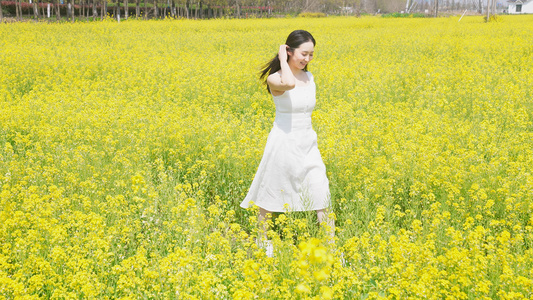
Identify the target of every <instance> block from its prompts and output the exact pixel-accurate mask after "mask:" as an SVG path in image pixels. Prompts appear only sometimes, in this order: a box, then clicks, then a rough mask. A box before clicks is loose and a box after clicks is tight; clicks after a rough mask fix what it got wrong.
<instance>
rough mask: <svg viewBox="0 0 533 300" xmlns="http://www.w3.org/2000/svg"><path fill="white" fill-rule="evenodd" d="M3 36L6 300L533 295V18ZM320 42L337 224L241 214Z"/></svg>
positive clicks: (52, 30)
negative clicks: (299, 50) (286, 68)
mask: <svg viewBox="0 0 533 300" xmlns="http://www.w3.org/2000/svg"><path fill="white" fill-rule="evenodd" d="M458 20H459V18H458V17H451V18H438V19H385V18H379V17H362V18H335V17H330V18H321V19H304V18H294V19H263V20H260V19H256V20H209V21H192V20H181V21H175V20H172V21H171V20H166V21H134V20H128V21H123V22H121V23H116V22H114V21H103V22H95V23H74V24H45V23H17V24H0V298H5V299H38V298H46V299H48V298H52V299H81V298H83V299H128V298H129V299H143V298H146V299H378V298H387V299H418V298H428V299H531V298H533V271H532V270H533V214H532V211H533V150H532V149H533V100H532V98H533V92H532V91H533V44H532V43H531V41H532V40H533V31H532V30H531V28H532V25H533V16H503V17H502V18H501V20H500V22H495V23H494V22H493V23H483V19H482V17H465V18H463V19H462V20H461V21H460V22H458ZM294 29H306V30H309V31H310V32H311V33H313V35H314V36H315V38H316V40H317V46H316V48H315V50H316V56H315V59H314V61H313V62H311V64H310V66H309V69H310V71H311V72H312V73H313V75H314V76H315V78H316V83H317V107H316V110H315V112H314V114H313V122H314V128H315V130H316V132H317V134H318V142H319V148H320V150H321V153H322V156H323V159H324V162H325V164H326V167H327V169H328V176H329V179H330V184H331V186H330V187H331V192H332V197H333V202H334V207H333V208H334V216H335V217H336V218H337V225H338V226H337V235H336V237H337V241H336V244H335V245H329V244H328V243H327V242H326V239H325V238H324V230H323V228H321V227H319V226H317V224H316V217H315V215H314V213H287V214H279V215H276V216H275V218H274V219H273V222H272V223H273V224H272V230H271V231H270V232H269V234H270V236H271V238H272V239H273V240H274V247H275V251H274V257H273V258H269V257H266V255H265V253H264V251H263V250H261V249H258V247H257V246H256V244H255V242H254V238H255V237H256V228H257V224H256V211H253V210H250V211H246V210H243V209H241V208H240V207H239V206H238V205H239V203H240V202H241V201H242V199H243V197H244V195H245V194H246V192H247V190H248V187H249V185H250V183H251V181H252V177H253V176H254V174H255V171H256V168H257V166H258V164H259V160H260V159H261V155H262V152H263V147H264V145H265V142H266V138H267V135H268V132H269V130H270V128H271V126H272V122H273V118H274V104H273V102H272V100H271V98H270V97H269V95H268V94H267V92H266V89H265V87H264V86H262V85H261V83H260V82H259V80H258V71H259V68H260V67H261V66H262V65H263V64H264V63H266V62H267V61H268V60H269V59H270V58H271V57H272V56H273V55H274V54H275V53H276V51H277V49H278V47H279V44H280V43H282V42H284V40H285V38H286V36H287V35H288V34H289V33H290V32H291V31H292V30H294Z"/></svg>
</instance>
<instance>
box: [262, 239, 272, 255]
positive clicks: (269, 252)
mask: <svg viewBox="0 0 533 300" xmlns="http://www.w3.org/2000/svg"><path fill="white" fill-rule="evenodd" d="M258 246H259V247H260V248H263V249H265V252H266V256H268V257H274V245H272V241H271V240H265V241H261V242H259V243H258Z"/></svg>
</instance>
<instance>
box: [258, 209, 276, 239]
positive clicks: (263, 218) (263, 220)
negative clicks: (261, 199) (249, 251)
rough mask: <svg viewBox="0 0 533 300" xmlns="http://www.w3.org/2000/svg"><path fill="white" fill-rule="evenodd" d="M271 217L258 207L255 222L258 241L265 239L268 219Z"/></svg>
mask: <svg viewBox="0 0 533 300" xmlns="http://www.w3.org/2000/svg"><path fill="white" fill-rule="evenodd" d="M270 217H272V212H271V211H268V210H266V209H264V208H261V207H259V216H257V221H258V223H259V228H260V230H259V239H260V240H262V239H265V240H266V239H267V234H266V233H267V231H268V219H269V218H270Z"/></svg>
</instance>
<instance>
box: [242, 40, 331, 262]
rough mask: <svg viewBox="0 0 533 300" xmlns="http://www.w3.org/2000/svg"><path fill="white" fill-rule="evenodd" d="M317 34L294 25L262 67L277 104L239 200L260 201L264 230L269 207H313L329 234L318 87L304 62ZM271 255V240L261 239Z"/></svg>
mask: <svg viewBox="0 0 533 300" xmlns="http://www.w3.org/2000/svg"><path fill="white" fill-rule="evenodd" d="M315 44H316V42H315V39H314V38H313V36H312V35H311V34H310V33H309V32H307V31H305V30H295V31H293V32H291V34H289V36H288V37H287V41H286V43H285V44H284V45H281V46H280V48H279V52H278V54H277V56H276V57H274V58H273V59H272V60H271V61H270V62H269V63H268V64H267V65H265V67H264V69H263V70H262V72H261V79H263V80H264V78H265V77H266V82H265V83H266V85H267V90H268V91H269V92H270V93H271V94H272V96H273V98H274V103H275V105H276V118H275V120H274V124H273V128H272V130H271V132H270V134H269V136H268V139H267V143H266V146H265V151H264V154H263V158H262V159H261V163H260V164H259V167H258V170H257V173H256V174H255V177H254V180H253V182H252V185H251V187H250V190H249V191H248V195H247V196H246V198H245V199H244V201H243V202H242V203H241V207H243V208H248V207H249V205H250V202H253V203H254V204H255V205H257V206H259V216H258V221H259V223H260V224H262V226H263V232H262V235H263V236H262V237H261V240H262V239H263V238H265V233H266V230H267V225H266V222H265V220H266V217H267V214H270V213H272V212H287V211H309V210H316V211H317V217H318V221H319V222H320V223H322V222H326V223H327V225H328V229H329V234H330V236H331V237H333V235H334V232H335V228H334V227H335V223H334V222H335V221H334V220H333V218H328V216H327V214H328V212H327V209H328V208H329V206H330V193H329V181H328V178H327V176H326V167H325V165H324V163H323V161H322V158H321V157H320V152H319V150H318V147H317V135H316V133H315V131H314V130H313V128H312V125H311V113H312V111H313V108H314V107H315V103H316V98H315V92H316V87H315V83H314V80H313V75H312V74H311V73H310V72H308V71H307V65H308V64H309V62H310V61H311V60H312V59H313V54H314V47H315ZM260 246H262V247H264V248H266V250H267V255H269V256H272V244H271V242H270V241H268V240H267V241H264V242H261V241H260Z"/></svg>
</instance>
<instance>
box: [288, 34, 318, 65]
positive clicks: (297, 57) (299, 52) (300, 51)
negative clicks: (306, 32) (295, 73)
mask: <svg viewBox="0 0 533 300" xmlns="http://www.w3.org/2000/svg"><path fill="white" fill-rule="evenodd" d="M314 52H315V45H313V42H311V41H308V42H305V43H303V44H301V45H300V47H298V48H296V49H294V51H289V52H288V55H289V64H290V65H293V66H295V67H297V68H298V69H301V70H303V68H305V66H306V65H307V64H308V63H309V62H310V61H311V60H312V59H313V53H314Z"/></svg>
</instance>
